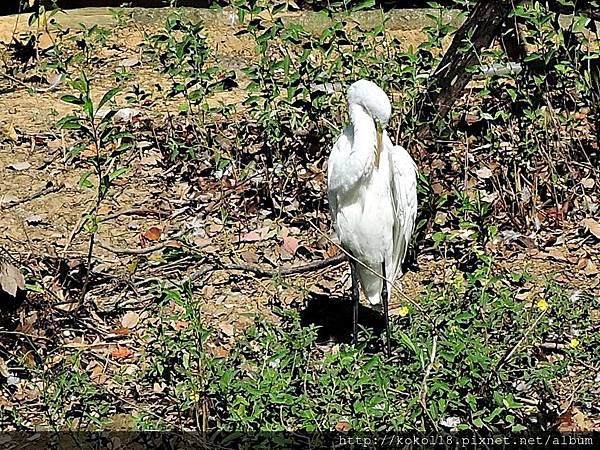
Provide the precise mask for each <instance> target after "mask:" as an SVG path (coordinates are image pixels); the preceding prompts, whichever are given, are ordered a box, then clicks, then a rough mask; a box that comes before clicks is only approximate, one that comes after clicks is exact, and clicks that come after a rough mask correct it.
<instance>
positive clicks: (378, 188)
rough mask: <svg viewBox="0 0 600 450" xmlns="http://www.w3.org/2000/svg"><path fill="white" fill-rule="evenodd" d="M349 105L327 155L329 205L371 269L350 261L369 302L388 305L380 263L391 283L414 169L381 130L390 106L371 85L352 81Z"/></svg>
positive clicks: (413, 190)
mask: <svg viewBox="0 0 600 450" xmlns="http://www.w3.org/2000/svg"><path fill="white" fill-rule="evenodd" d="M348 109H349V114H350V122H351V123H350V125H348V126H347V127H346V129H345V130H344V132H343V133H342V135H341V136H340V137H339V138H338V139H337V141H336V142H335V144H334V146H333V149H332V151H331V156H330V157H329V167H328V172H329V173H328V189H329V205H330V209H331V214H332V218H333V221H334V224H335V230H336V232H337V235H338V238H339V239H340V242H341V245H342V247H343V248H344V249H345V250H347V251H348V252H349V253H350V254H351V255H352V256H353V257H354V258H356V259H358V260H359V261H360V262H361V263H362V264H364V265H365V266H367V267H369V268H370V269H371V270H369V269H367V268H365V267H364V266H363V265H362V264H354V270H356V272H357V275H358V279H359V280H360V284H361V286H362V289H363V292H364V293H365V295H366V297H367V299H368V301H369V303H371V304H372V305H377V304H379V303H381V302H382V300H383V303H384V305H387V303H388V300H389V298H390V296H391V291H392V289H391V286H390V285H389V284H388V285H387V289H386V290H385V291H386V292H387V296H388V298H386V299H382V295H384V294H382V288H383V281H382V278H381V277H380V276H381V275H382V272H383V267H382V263H385V274H386V278H387V280H388V281H389V282H390V283H393V282H394V280H395V278H396V277H397V276H399V275H401V272H402V269H401V263H402V261H403V259H404V257H405V256H406V251H407V248H408V243H409V241H410V238H411V236H412V233H413V230H414V226H415V219H416V215H417V167H416V165H415V163H414V161H413V160H412V158H411V157H410V155H409V154H408V152H407V151H406V150H405V149H404V148H402V147H401V146H397V145H396V146H395V145H393V144H392V142H391V140H390V138H389V137H388V135H387V133H386V132H385V126H386V125H387V123H388V121H389V118H390V115H391V104H390V101H389V99H388V97H387V95H386V94H385V92H383V90H381V89H380V88H379V87H378V86H377V85H376V84H374V83H372V82H370V81H367V80H360V81H357V82H355V83H354V84H352V85H351V86H350V88H349V90H348ZM373 272H375V273H373ZM376 274H379V275H380V276H377V275H376ZM357 301H358V299H357ZM386 314H387V313H386ZM388 345H389V339H388Z"/></svg>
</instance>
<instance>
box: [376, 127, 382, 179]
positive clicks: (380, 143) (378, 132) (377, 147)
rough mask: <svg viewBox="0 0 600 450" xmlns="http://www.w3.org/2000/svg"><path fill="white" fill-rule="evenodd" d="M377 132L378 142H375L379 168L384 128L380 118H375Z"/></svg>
mask: <svg viewBox="0 0 600 450" xmlns="http://www.w3.org/2000/svg"><path fill="white" fill-rule="evenodd" d="M375 134H376V135H377V143H376V144H375V167H376V168H377V169H379V159H380V158H381V149H382V147H383V128H382V127H381V124H380V123H379V121H378V120H375Z"/></svg>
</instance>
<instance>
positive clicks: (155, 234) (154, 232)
mask: <svg viewBox="0 0 600 450" xmlns="http://www.w3.org/2000/svg"><path fill="white" fill-rule="evenodd" d="M161 234H162V230H161V229H160V228H158V227H150V228H148V230H147V231H146V232H145V233H144V235H143V236H144V237H145V238H146V239H148V240H149V241H158V240H159V239H160V236H161Z"/></svg>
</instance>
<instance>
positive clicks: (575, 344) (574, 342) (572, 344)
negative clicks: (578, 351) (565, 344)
mask: <svg viewBox="0 0 600 450" xmlns="http://www.w3.org/2000/svg"><path fill="white" fill-rule="evenodd" d="M580 343H581V342H579V339H577V338H573V339H571V342H569V347H571V348H577V347H579V344H580Z"/></svg>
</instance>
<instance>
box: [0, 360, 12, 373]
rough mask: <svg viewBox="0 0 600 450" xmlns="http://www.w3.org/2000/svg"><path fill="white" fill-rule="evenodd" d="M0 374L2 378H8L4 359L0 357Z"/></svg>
mask: <svg viewBox="0 0 600 450" xmlns="http://www.w3.org/2000/svg"><path fill="white" fill-rule="evenodd" d="M0 375H2V376H3V377H4V378H8V376H9V375H10V372H9V371H8V366H7V365H6V361H4V359H2V358H0Z"/></svg>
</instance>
